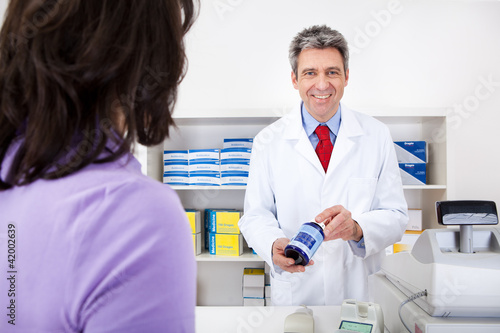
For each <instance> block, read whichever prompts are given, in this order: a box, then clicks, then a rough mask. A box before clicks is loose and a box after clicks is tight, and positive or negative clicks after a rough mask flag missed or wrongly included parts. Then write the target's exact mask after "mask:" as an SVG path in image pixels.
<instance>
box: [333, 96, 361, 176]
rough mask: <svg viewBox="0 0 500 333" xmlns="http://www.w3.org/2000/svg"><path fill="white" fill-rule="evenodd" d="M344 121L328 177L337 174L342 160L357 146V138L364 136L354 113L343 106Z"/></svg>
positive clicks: (341, 123) (342, 115)
mask: <svg viewBox="0 0 500 333" xmlns="http://www.w3.org/2000/svg"><path fill="white" fill-rule="evenodd" d="M341 112H342V113H341V117H342V120H341V122H340V129H339V133H338V136H337V140H336V141H335V146H334V147H333V151H332V157H331V159H330V164H329V165H328V170H327V175H329V174H333V173H335V169H337V168H338V167H339V166H340V165H341V163H342V160H343V159H344V158H345V157H346V156H347V155H348V154H349V151H350V150H351V149H352V148H353V147H354V145H355V144H356V137H359V136H361V135H363V134H364V132H363V129H362V128H361V125H360V124H359V122H358V120H357V119H356V116H355V115H354V113H353V112H352V111H351V110H350V109H349V108H347V107H346V106H344V104H342V111H341Z"/></svg>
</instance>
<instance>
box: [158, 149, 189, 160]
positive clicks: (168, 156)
mask: <svg viewBox="0 0 500 333" xmlns="http://www.w3.org/2000/svg"><path fill="white" fill-rule="evenodd" d="M163 160H164V161H174V160H183V161H187V160H188V151H187V150H164V151H163Z"/></svg>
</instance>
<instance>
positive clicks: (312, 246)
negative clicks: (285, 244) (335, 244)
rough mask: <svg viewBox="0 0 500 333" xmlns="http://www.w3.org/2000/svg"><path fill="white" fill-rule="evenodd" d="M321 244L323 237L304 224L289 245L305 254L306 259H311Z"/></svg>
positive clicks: (314, 229)
mask: <svg viewBox="0 0 500 333" xmlns="http://www.w3.org/2000/svg"><path fill="white" fill-rule="evenodd" d="M321 242H323V235H322V234H321V233H320V232H319V231H318V230H317V229H316V228H314V227H312V226H310V225H307V224H304V225H302V226H301V227H300V229H299V231H298V232H297V234H296V235H295V236H294V237H293V238H292V239H291V241H290V245H295V246H297V247H298V248H300V249H301V250H302V251H304V253H306V254H307V256H308V257H309V258H308V259H311V257H312V256H313V255H314V253H316V250H317V249H318V247H319V246H320V245H321Z"/></svg>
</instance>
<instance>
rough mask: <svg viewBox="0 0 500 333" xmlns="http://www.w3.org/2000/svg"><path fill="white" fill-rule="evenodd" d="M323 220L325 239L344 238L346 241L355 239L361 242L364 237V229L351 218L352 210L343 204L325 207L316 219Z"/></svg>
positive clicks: (317, 220)
mask: <svg viewBox="0 0 500 333" xmlns="http://www.w3.org/2000/svg"><path fill="white" fill-rule="evenodd" d="M314 220H315V221H316V222H318V223H321V222H323V223H324V224H325V225H326V227H325V230H324V233H325V239H324V240H325V241H329V240H334V239H339V238H342V239H343V240H345V241H348V240H354V241H356V242H359V241H360V240H361V238H362V237H363V230H362V229H361V227H360V226H359V225H358V223H357V222H356V221H354V220H353V219H352V218H351V212H350V211H348V210H347V209H345V208H344V207H343V206H341V205H336V206H333V207H330V208H327V209H325V210H324V211H323V212H321V213H320V214H319V215H318V216H316V218H315V219H314Z"/></svg>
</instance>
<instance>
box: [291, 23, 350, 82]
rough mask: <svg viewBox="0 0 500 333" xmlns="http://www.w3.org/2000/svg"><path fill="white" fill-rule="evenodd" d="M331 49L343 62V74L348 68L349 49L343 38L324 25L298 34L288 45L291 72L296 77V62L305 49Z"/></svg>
mask: <svg viewBox="0 0 500 333" xmlns="http://www.w3.org/2000/svg"><path fill="white" fill-rule="evenodd" d="M330 47H333V48H335V49H337V50H338V51H339V52H340V55H341V56H342V59H343V60H344V73H346V72H347V69H348V68H349V49H348V47H347V41H346V40H345V38H344V36H342V34H341V33H340V32H338V31H337V30H333V29H331V28H330V27H328V26H326V25H314V26H312V27H310V28H306V29H304V30H302V31H301V32H299V33H298V34H297V36H295V38H294V39H293V40H292V43H290V49H289V52H288V59H289V60H290V65H291V66H292V70H293V72H294V73H295V76H296V77H298V76H297V74H298V73H297V61H298V58H299V55H300V52H302V51H303V50H305V49H326V48H330Z"/></svg>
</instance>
